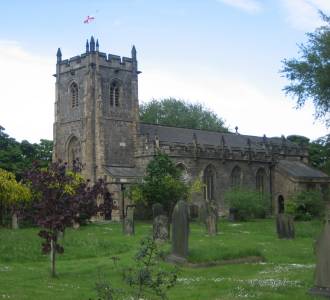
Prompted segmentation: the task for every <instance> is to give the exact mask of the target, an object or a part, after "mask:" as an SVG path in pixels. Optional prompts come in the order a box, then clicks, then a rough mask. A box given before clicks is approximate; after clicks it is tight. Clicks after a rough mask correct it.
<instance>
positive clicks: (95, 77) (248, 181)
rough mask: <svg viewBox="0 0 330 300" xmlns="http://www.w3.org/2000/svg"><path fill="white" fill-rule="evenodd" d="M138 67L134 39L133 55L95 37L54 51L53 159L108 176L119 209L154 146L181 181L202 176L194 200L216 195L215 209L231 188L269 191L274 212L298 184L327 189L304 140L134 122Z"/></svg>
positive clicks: (222, 209) (85, 172)
mask: <svg viewBox="0 0 330 300" xmlns="http://www.w3.org/2000/svg"><path fill="white" fill-rule="evenodd" d="M139 73H140V72H139V71H138V64H137V53H136V49H135V47H134V46H133V48H132V50H131V57H129V58H128V57H120V56H117V55H113V54H106V53H103V52H100V51H99V42H98V40H96V41H95V40H94V38H93V37H92V38H91V39H90V40H87V42H86V48H85V52H84V53H83V54H81V55H78V56H75V57H72V58H70V59H65V60H63V59H62V53H61V50H60V49H58V51H57V64H56V74H55V75H54V76H55V77H56V93H55V122H54V152H53V153H54V156H53V159H54V160H57V159H62V160H64V161H67V162H68V163H69V164H70V163H72V161H73V160H74V159H79V160H80V161H81V162H82V163H83V164H84V169H83V175H84V176H85V178H88V179H90V180H91V181H92V182H93V181H95V180H97V179H98V178H104V179H105V180H107V181H108V182H111V184H110V185H109V189H110V192H112V193H113V195H114V199H115V203H116V204H117V205H118V207H119V208H120V210H122V208H123V206H124V203H127V202H128V201H129V200H128V199H125V197H126V196H125V193H124V190H125V189H126V188H127V187H128V186H129V184H130V183H134V182H137V181H139V180H141V178H142V177H143V175H144V172H145V168H146V165H147V164H148V162H149V161H150V160H151V159H152V158H153V157H154V155H155V154H156V152H157V151H163V152H165V153H167V154H168V155H169V156H170V157H171V158H172V159H173V160H174V161H175V163H176V164H177V166H178V167H179V168H181V169H182V171H183V174H184V180H187V181H191V180H195V179H200V180H201V181H203V182H204V183H205V190H204V192H203V193H200V194H199V195H195V197H194V199H193V205H194V206H196V207H198V206H200V205H201V203H202V202H203V201H205V200H212V201H215V202H216V203H217V207H218V209H219V214H221V213H225V212H226V208H225V206H224V199H223V197H224V193H225V192H226V191H227V190H228V189H231V188H232V187H247V188H254V189H257V190H258V191H260V192H261V193H268V194H270V195H271V198H272V203H270V205H271V206H272V207H273V211H274V213H277V212H280V210H281V209H282V206H283V202H284V201H285V200H286V199H287V198H288V197H289V196H290V195H291V194H292V193H294V192H296V191H300V190H306V189H320V190H322V191H323V192H324V194H325V195H326V194H327V192H326V191H327V190H328V188H329V183H330V178H329V177H328V176H327V175H325V174H324V173H322V172H320V171H318V170H315V169H313V168H311V167H310V166H309V165H308V155H307V150H306V149H304V148H303V146H302V147H299V146H297V145H296V144H293V143H291V142H289V141H288V140H286V139H285V138H284V137H281V138H280V137H272V138H268V137H266V136H263V137H255V136H247V135H241V134H239V133H237V132H236V133H221V132H212V131H205V130H195V129H186V128H176V127H169V126H161V125H152V124H144V123H141V122H139V114H138V109H139V100H138V74H139ZM120 215H121V213H120V212H118V217H119V216H120Z"/></svg>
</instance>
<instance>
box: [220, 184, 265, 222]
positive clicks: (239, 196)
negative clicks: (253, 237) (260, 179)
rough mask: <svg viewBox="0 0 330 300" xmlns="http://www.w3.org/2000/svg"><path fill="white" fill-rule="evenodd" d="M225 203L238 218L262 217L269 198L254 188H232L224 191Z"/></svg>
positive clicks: (244, 219) (243, 219)
mask: <svg viewBox="0 0 330 300" xmlns="http://www.w3.org/2000/svg"><path fill="white" fill-rule="evenodd" d="M225 203H226V205H227V206H228V207H229V208H230V209H232V210H233V211H235V213H236V217H237V218H238V219H239V220H242V221H246V220H249V219H253V218H264V217H265V216H266V214H267V212H268V211H269V207H270V200H269V197H268V196H267V195H262V194H260V193H259V192H257V191H254V190H242V189H233V190H231V191H228V192H226V193H225Z"/></svg>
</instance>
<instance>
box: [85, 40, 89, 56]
mask: <svg viewBox="0 0 330 300" xmlns="http://www.w3.org/2000/svg"><path fill="white" fill-rule="evenodd" d="M88 52H89V42H88V39H87V41H86V53H88Z"/></svg>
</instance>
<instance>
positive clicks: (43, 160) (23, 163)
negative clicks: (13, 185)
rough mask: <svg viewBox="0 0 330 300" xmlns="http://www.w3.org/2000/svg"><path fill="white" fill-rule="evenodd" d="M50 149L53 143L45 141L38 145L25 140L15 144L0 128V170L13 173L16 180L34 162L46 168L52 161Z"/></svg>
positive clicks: (42, 140)
mask: <svg viewBox="0 0 330 300" xmlns="http://www.w3.org/2000/svg"><path fill="white" fill-rule="evenodd" d="M52 148H53V142H52V141H50V140H45V139H41V140H40V143H39V144H37V143H33V144H32V143H29V142H28V141H26V140H23V141H22V142H17V141H16V140H15V139H14V138H12V137H10V136H9V135H8V134H6V133H5V129H4V128H3V127H1V126H0V168H2V169H5V170H7V171H10V172H13V173H14V174H15V176H16V179H18V180H20V179H21V178H22V175H23V173H24V172H25V171H26V170H27V169H29V168H31V167H32V164H33V163H34V162H37V163H38V165H39V166H40V167H47V166H48V164H49V163H50V162H51V160H52Z"/></svg>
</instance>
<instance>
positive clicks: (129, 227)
mask: <svg viewBox="0 0 330 300" xmlns="http://www.w3.org/2000/svg"><path fill="white" fill-rule="evenodd" d="M124 233H125V234H127V235H134V234H135V228H134V207H130V206H128V207H127V208H126V217H125V219H124Z"/></svg>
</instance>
